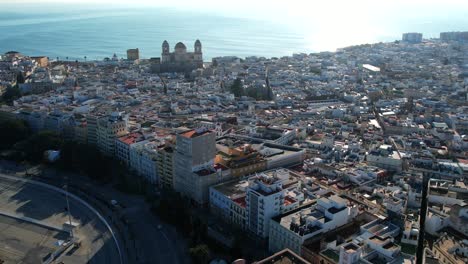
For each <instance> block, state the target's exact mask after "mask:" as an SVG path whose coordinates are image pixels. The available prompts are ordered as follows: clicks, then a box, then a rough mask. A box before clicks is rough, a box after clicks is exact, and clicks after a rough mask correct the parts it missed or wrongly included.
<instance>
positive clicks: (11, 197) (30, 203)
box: [0, 174, 122, 264]
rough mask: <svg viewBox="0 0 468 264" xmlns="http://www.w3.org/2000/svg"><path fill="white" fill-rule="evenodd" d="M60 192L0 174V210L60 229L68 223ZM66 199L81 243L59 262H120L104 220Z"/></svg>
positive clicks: (73, 198)
mask: <svg viewBox="0 0 468 264" xmlns="http://www.w3.org/2000/svg"><path fill="white" fill-rule="evenodd" d="M64 193H65V191H64V190H61V189H58V188H56V187H54V186H50V185H46V184H44V183H41V182H36V181H31V180H27V179H22V178H18V177H13V176H8V175H2V174H0V208H1V209H2V211H4V212H7V213H10V214H15V215H17V216H19V217H21V216H24V217H28V218H33V219H36V220H38V221H40V222H43V223H45V224H48V225H52V226H62V225H63V223H66V222H68V215H67V213H66V200H65V197H64ZM69 197H70V199H69V201H70V211H71V214H72V221H73V222H77V223H80V226H79V227H78V228H77V229H76V231H75V235H76V236H78V237H79V238H80V241H81V242H82V243H81V247H80V248H78V249H77V250H76V251H74V252H73V254H70V255H65V256H64V257H63V259H62V261H64V262H65V263H83V262H87V263H112V264H113V263H122V258H121V256H120V249H119V246H118V244H117V241H116V240H115V238H114V237H113V234H112V230H110V229H109V226H108V225H107V223H106V222H103V220H104V219H103V218H102V217H100V216H99V214H98V212H96V211H93V210H94V209H92V208H90V207H89V205H87V204H86V203H85V202H84V201H82V200H81V199H80V198H79V197H76V196H74V195H73V194H70V195H69ZM21 238H23V237H21Z"/></svg>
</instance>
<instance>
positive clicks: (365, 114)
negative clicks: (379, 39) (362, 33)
mask: <svg viewBox="0 0 468 264" xmlns="http://www.w3.org/2000/svg"><path fill="white" fill-rule="evenodd" d="M193 43H194V44H193V51H189V50H192V48H191V47H192V45H189V47H190V48H187V46H186V45H185V44H184V43H182V42H179V43H176V44H175V45H174V46H171V44H170V43H169V42H167V41H164V42H163V43H162V45H161V56H160V57H154V58H140V54H139V52H140V51H139V49H138V48H132V49H129V50H127V57H126V58H118V57H117V56H116V55H113V56H110V57H109V58H106V59H104V60H99V61H96V60H91V59H88V58H86V57H83V58H82V59H80V60H73V59H69V58H60V57H57V58H48V57H44V56H38V55H40V54H22V53H20V52H21V51H8V52H6V53H5V54H4V55H1V57H0V94H1V95H2V96H1V97H2V99H1V106H0V127H1V129H0V130H1V133H2V137H1V139H0V141H1V142H0V147H1V161H0V164H1V167H0V168H1V171H0V179H1V181H0V198H1V199H0V204H1V206H0V208H1V210H0V220H1V221H0V229H1V230H2V232H1V233H2V234H0V244H1V248H0V263H235V264H243V263H258V264H261V263H278V264H280V263H281V264H282V263H285V264H287V263H297V264H306V263H312V264H334V263H339V264H353V263H364V264H371V263H372V264H380V263H391V264H393V263H408V264H409V263H414V264H416V263H417V264H421V263H428V264H436V263H441V264H442V263H444V264H446V263H450V264H464V263H467V262H468V204H467V203H468V187H467V185H466V184H468V155H467V153H468V152H467V151H468V103H467V102H468V93H467V92H468V32H442V33H440V37H439V38H431V39H426V38H423V35H422V34H421V33H405V34H403V35H402V39H401V40H396V41H394V42H389V43H375V44H364V45H358V46H351V47H345V48H341V49H338V50H337V51H336V52H320V53H311V54H304V53H300V54H293V55H292V56H286V57H279V58H275V57H273V58H264V57H246V58H238V57H235V56H226V57H216V58H213V59H212V60H211V61H205V60H204V59H203V49H202V41H200V40H194V42H193ZM172 44H174V43H172ZM172 47H174V48H173V49H172ZM109 55H112V54H109ZM3 230H5V231H3ZM41 261H42V262H41Z"/></svg>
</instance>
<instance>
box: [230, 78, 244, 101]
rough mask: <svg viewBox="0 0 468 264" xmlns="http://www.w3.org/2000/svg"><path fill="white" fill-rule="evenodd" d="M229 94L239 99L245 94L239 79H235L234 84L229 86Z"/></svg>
mask: <svg viewBox="0 0 468 264" xmlns="http://www.w3.org/2000/svg"><path fill="white" fill-rule="evenodd" d="M231 92H232V93H233V94H234V96H235V97H241V96H243V95H244V94H245V91H244V87H243V86H242V81H241V79H240V78H236V79H235V80H234V83H233V84H232V85H231Z"/></svg>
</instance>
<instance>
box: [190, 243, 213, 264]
mask: <svg viewBox="0 0 468 264" xmlns="http://www.w3.org/2000/svg"><path fill="white" fill-rule="evenodd" d="M189 252H190V256H191V257H192V260H193V263H200V264H202V263H208V259H209V257H210V249H209V248H208V246H207V245H205V244H201V245H198V246H195V247H193V248H190V251H189Z"/></svg>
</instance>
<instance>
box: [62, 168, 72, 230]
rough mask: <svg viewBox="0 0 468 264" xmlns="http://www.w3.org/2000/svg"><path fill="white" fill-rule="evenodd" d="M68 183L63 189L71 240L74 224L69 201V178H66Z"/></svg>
mask: <svg viewBox="0 0 468 264" xmlns="http://www.w3.org/2000/svg"><path fill="white" fill-rule="evenodd" d="M65 179H66V180H67V183H66V184H65V186H63V188H64V189H65V200H66V201H67V213H68V224H69V225H70V238H73V224H72V220H71V211H70V202H69V201H68V177H65Z"/></svg>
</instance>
